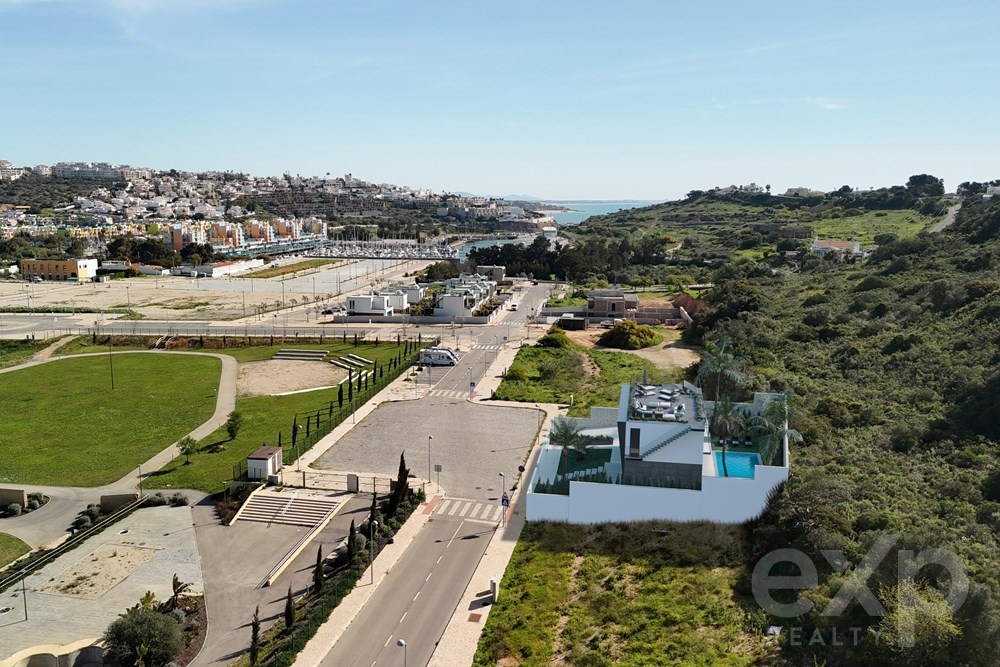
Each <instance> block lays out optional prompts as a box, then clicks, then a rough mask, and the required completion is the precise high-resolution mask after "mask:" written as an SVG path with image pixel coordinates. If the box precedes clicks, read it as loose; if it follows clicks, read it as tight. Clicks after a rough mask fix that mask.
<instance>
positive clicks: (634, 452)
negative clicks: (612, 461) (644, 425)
mask: <svg viewBox="0 0 1000 667" xmlns="http://www.w3.org/2000/svg"><path fill="white" fill-rule="evenodd" d="M628 455H629V456H639V429H637V428H633V429H629V434H628Z"/></svg>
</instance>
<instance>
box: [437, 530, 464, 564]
mask: <svg viewBox="0 0 1000 667" xmlns="http://www.w3.org/2000/svg"><path fill="white" fill-rule="evenodd" d="M464 525H465V522H464V521H463V522H462V523H460V524H458V528H456V529H455V534H454V535H452V536H451V539H450V540H448V546H446V547H445V549H450V548H451V543H452V542H454V541H455V535H458V531H460V530H462V526H464ZM442 555H444V554H442ZM440 561H441V558H438V562H440Z"/></svg>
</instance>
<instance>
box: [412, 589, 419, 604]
mask: <svg viewBox="0 0 1000 667" xmlns="http://www.w3.org/2000/svg"><path fill="white" fill-rule="evenodd" d="M418 597H420V591H417V594H416V595H414V596H413V601H414V602H416V601H417V598H418Z"/></svg>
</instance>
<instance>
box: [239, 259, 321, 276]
mask: <svg viewBox="0 0 1000 667" xmlns="http://www.w3.org/2000/svg"><path fill="white" fill-rule="evenodd" d="M338 261H339V260H335V259H307V260H305V261H302V262H294V263H292V264H282V265H281V266H272V267H269V268H266V269H261V270H260V271H253V272H252V273H246V274H244V275H243V276H242V277H243V278H277V277H278V276H285V275H288V274H289V273H296V272H298V271H307V270H309V269H318V268H319V267H321V266H328V265H330V264H337V263H338Z"/></svg>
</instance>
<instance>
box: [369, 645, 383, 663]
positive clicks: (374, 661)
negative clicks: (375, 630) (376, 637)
mask: <svg viewBox="0 0 1000 667" xmlns="http://www.w3.org/2000/svg"><path fill="white" fill-rule="evenodd" d="M382 648H385V647H384V646H383V647H382ZM376 662H378V660H372V664H371V667H375V663H376Z"/></svg>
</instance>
